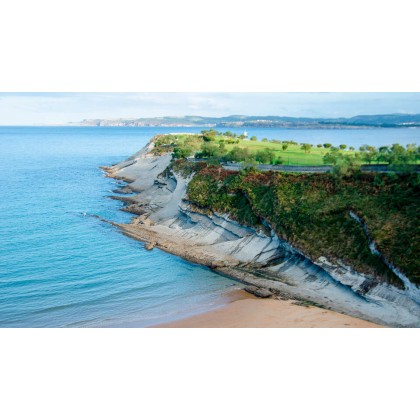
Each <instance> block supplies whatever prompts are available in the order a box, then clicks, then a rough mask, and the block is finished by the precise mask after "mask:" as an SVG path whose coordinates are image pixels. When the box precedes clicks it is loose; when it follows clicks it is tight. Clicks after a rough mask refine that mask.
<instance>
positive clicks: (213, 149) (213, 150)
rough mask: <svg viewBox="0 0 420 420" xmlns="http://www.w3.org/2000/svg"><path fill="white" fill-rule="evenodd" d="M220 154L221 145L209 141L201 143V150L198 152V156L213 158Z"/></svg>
mask: <svg viewBox="0 0 420 420" xmlns="http://www.w3.org/2000/svg"><path fill="white" fill-rule="evenodd" d="M218 155H219V147H218V146H217V144H215V143H214V142H207V143H203V144H202V145H201V151H200V152H198V153H197V154H196V157H198V158H211V157H216V156H218Z"/></svg>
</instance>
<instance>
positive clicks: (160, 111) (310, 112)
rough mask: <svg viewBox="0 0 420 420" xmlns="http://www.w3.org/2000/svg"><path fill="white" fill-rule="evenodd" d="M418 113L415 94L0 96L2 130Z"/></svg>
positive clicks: (419, 97) (419, 98)
mask: <svg viewBox="0 0 420 420" xmlns="http://www.w3.org/2000/svg"><path fill="white" fill-rule="evenodd" d="M396 112H408V113H420V94H418V93H179V92H173V93H150V92H146V93H16V94H13V93H5V94H1V93H0V124H2V125H13V124H16V125H18V124H48V123H66V122H69V121H80V120H82V119H84V118H120V117H121V118H137V117H154V116H167V115H172V116H174V115H177V116H182V115H191V114H193V115H203V116H226V115H232V114H245V115H283V116H307V117H341V116H344V117H348V116H353V115H357V114H385V113H396Z"/></svg>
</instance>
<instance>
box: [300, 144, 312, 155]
mask: <svg viewBox="0 0 420 420" xmlns="http://www.w3.org/2000/svg"><path fill="white" fill-rule="evenodd" d="M301 149H302V150H304V151H305V153H311V149H312V144H309V143H303V144H302V147H301Z"/></svg>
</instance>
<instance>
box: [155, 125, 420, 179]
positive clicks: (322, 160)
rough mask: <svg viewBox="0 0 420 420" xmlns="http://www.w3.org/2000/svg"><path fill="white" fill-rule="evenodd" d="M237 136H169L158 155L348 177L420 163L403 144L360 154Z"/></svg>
mask: <svg viewBox="0 0 420 420" xmlns="http://www.w3.org/2000/svg"><path fill="white" fill-rule="evenodd" d="M257 140H258V139H257V138H256V137H255V136H252V137H251V139H250V140H247V139H245V138H244V136H243V135H242V136H237V135H235V134H233V133H231V132H229V131H227V132H225V133H220V132H218V131H216V130H214V129H211V130H204V131H203V132H202V133H201V134H174V135H172V134H167V135H159V136H156V137H155V139H154V142H155V149H154V153H155V154H162V153H168V152H170V153H173V156H174V158H175V159H185V158H188V157H196V158H201V159H210V162H211V163H220V162H228V161H233V162H244V163H248V164H249V163H267V164H280V163H282V164H285V165H302V166H311V165H334V166H338V167H339V169H338V170H337V171H336V172H338V173H342V174H346V173H348V172H349V171H348V170H347V169H343V170H341V169H340V168H344V167H349V168H350V170H355V169H356V168H357V167H358V166H360V165H361V164H387V165H391V166H390V167H391V168H393V169H394V170H397V171H404V170H410V166H409V165H410V164H412V163H417V162H419V161H420V148H419V147H417V146H416V145H414V144H412V145H408V146H407V147H406V148H404V147H403V146H401V145H399V144H394V145H392V146H390V147H388V146H384V147H380V148H378V149H377V148H375V147H373V146H368V145H365V146H362V147H360V149H359V151H355V150H354V148H353V147H349V148H348V149H347V145H345V144H341V145H340V146H339V147H334V146H332V144H330V143H324V144H322V145H321V144H318V145H317V146H313V145H311V144H309V143H301V144H298V143H297V142H295V141H293V140H282V141H280V140H275V139H272V140H268V139H263V141H257Z"/></svg>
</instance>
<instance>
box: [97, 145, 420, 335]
mask: <svg viewBox="0 0 420 420" xmlns="http://www.w3.org/2000/svg"><path fill="white" fill-rule="evenodd" d="M153 147H154V143H153V139H152V140H151V141H150V142H149V143H148V144H147V145H146V146H144V147H143V149H141V150H140V151H139V152H137V153H136V154H134V155H132V156H131V157H129V158H128V159H126V160H125V161H122V162H120V163H118V164H115V165H113V166H111V167H101V169H102V170H104V171H105V172H106V176H107V177H110V178H114V179H117V180H120V181H122V182H125V183H127V184H128V185H126V186H125V187H124V188H121V190H122V191H121V192H122V193H123V194H125V193H131V194H134V195H131V194H130V196H129V197H128V198H127V197H125V196H124V195H123V196H120V197H115V196H114V197H112V198H113V199H118V200H120V201H122V202H124V203H125V204H126V205H127V204H128V206H127V207H125V208H124V209H122V210H124V211H128V212H130V213H132V214H133V218H132V220H131V222H130V223H128V224H118V223H112V222H111V223H112V225H114V226H115V227H117V228H118V229H119V230H120V231H121V232H122V233H123V234H124V235H126V236H129V237H131V238H133V239H135V240H137V241H140V242H142V243H144V247H145V248H146V249H147V250H153V248H154V247H156V248H159V249H161V250H163V251H164V252H167V253H170V254H173V255H176V256H179V257H181V258H183V259H185V260H187V261H189V262H192V263H195V264H200V265H203V266H206V267H208V268H210V269H211V270H213V271H215V272H217V273H219V274H221V275H223V276H225V277H228V278H232V279H234V280H235V281H238V282H240V283H242V284H244V285H246V286H247V287H246V289H247V290H246V292H249V293H253V294H254V295H256V296H258V297H271V298H272V299H269V300H261V299H260V300H261V301H277V302H279V301H283V300H284V299H287V300H293V301H300V304H301V305H309V306H310V307H311V308H314V309H316V310H317V311H318V310H321V311H330V312H331V311H334V312H333V313H334V314H336V315H337V316H345V317H349V318H350V319H355V320H359V321H360V320H363V322H367V323H369V324H372V325H375V326H378V325H379V324H381V325H386V326H391V327H398V326H414V325H417V322H418V321H417V320H416V321H413V317H412V314H411V312H410V308H408V309H407V310H406V312H404V311H405V309H404V305H403V304H405V301H406V300H407V299H406V298H405V296H403V294H402V293H401V292H400V291H399V290H397V289H395V290H394V289H393V288H392V287H387V286H380V287H377V288H376V290H377V293H378V295H377V296H376V295H375V296H371V295H369V296H365V294H359V293H357V290H355V289H356V288H357V285H358V283H363V284H364V282H366V281H369V278H368V277H366V278H365V277H363V275H360V274H359V273H357V272H354V271H353V270H352V269H351V267H347V266H344V265H340V266H334V265H333V264H331V263H329V261H327V260H325V261H324V260H322V261H321V259H320V261H312V260H311V259H310V258H309V257H307V256H305V255H304V254H302V253H301V252H299V251H298V250H296V249H294V248H293V247H292V246H291V245H289V244H288V243H286V242H284V241H281V240H280V239H278V238H277V236H276V235H275V234H273V233H271V234H270V235H264V234H262V233H260V232H258V231H256V230H253V229H251V228H247V227H246V226H242V225H239V224H237V223H236V222H234V221H233V220H231V219H230V218H229V216H228V215H224V214H217V213H212V214H210V215H209V214H207V213H203V212H201V211H200V209H197V208H195V207H194V206H191V205H190V204H189V202H188V200H185V196H186V189H187V185H188V182H189V180H190V179H189V177H188V176H185V175H183V174H182V173H171V172H169V173H168V172H166V168H167V166H168V165H169V163H170V155H169V154H163V155H158V156H155V155H153V154H151V153H150V151H151V150H152V149H153ZM276 252H277V253H278V252H280V254H281V253H283V254H284V255H283V254H282V255H283V258H284V259H283V262H280V263H279V265H277V266H275V268H274V269H272V268H271V265H272V264H271V265H270V264H267V262H269V261H270V255H272V254H273V253H276ZM273 255H274V254H273ZM276 255H277V254H276ZM346 276H347V277H346ZM353 283H354V284H353ZM373 286H374V288H375V287H376V286H375V285H373ZM376 290H375V291H376ZM246 292H244V293H246ZM388 295H391V296H390V297H391V299H390V300H388V299H387V297H388ZM248 296H251V295H250V294H249V295H248ZM250 300H252V301H254V299H250ZM400 300H401V304H400ZM408 303H409V304H411V302H408ZM250 305H254V306H255V305H257V306H268V305H272V303H271V304H266V303H264V304H254V303H251V304H249V303H247V304H245V303H241V304H238V303H232V304H230V305H228V306H229V307H239V306H241V307H242V306H250ZM283 306H284V305H283ZM286 306H287V305H286ZM295 306H297V305H296V303H294V304H293V307H295ZM277 307H278V304H277V305H276V308H277ZM293 307H292V308H293ZM250 308H251V307H250ZM400 309H401V311H402V312H401V313H398V312H396V311H400ZM226 310H228V309H226ZM250 311H251V312H252V311H253V310H251V309H250ZM327 313H329V312H327ZM263 324H264V323H263ZM280 324H281V322H280ZM280 324H279V323H277V324H276V325H280ZM320 326H321V325H320Z"/></svg>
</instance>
